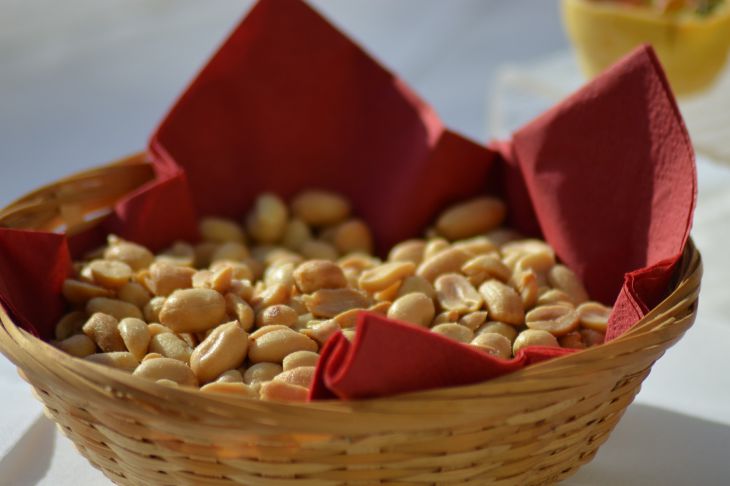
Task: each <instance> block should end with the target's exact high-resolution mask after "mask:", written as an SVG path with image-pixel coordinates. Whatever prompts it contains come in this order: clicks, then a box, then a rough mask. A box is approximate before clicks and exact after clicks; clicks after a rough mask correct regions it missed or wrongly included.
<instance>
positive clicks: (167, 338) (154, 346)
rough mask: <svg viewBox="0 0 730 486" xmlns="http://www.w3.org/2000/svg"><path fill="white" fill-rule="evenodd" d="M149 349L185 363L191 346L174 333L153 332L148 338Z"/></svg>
mask: <svg viewBox="0 0 730 486" xmlns="http://www.w3.org/2000/svg"><path fill="white" fill-rule="evenodd" d="M149 350H150V352H151V353H158V354H161V355H162V356H164V357H165V358H172V359H177V360H179V361H182V362H183V363H187V362H188V361H190V355H191V354H192V352H193V348H192V347H191V346H190V345H189V344H188V343H186V342H185V341H183V340H182V339H180V337H178V336H177V335H176V334H173V333H170V332H163V333H160V334H155V335H154V336H152V337H151V338H150V345H149Z"/></svg>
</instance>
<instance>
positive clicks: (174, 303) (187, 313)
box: [160, 289, 226, 332]
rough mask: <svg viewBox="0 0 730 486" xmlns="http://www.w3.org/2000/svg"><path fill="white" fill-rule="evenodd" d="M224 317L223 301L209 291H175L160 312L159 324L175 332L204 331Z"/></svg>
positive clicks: (218, 295)
mask: <svg viewBox="0 0 730 486" xmlns="http://www.w3.org/2000/svg"><path fill="white" fill-rule="evenodd" d="M225 317H226V302H225V299H224V298H223V296H222V295H221V294H219V293H218V292H216V291H215V290H210V289H184V290H176V291H175V292H173V293H172V295H170V296H169V297H168V298H167V300H166V301H165V303H164V305H163V306H162V310H160V322H161V323H162V324H164V325H166V326H167V327H169V328H170V329H172V330H173V331H175V332H199V331H206V330H208V329H210V328H212V327H213V326H215V325H216V324H218V323H220V322H222V321H223V319H225Z"/></svg>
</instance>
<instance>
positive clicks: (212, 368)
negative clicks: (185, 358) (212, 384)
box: [190, 321, 248, 383]
mask: <svg viewBox="0 0 730 486" xmlns="http://www.w3.org/2000/svg"><path fill="white" fill-rule="evenodd" d="M247 350H248V333H246V331H244V330H243V329H241V327H240V326H239V325H238V323H237V322H236V321H232V322H229V323H227V324H222V325H220V326H218V327H216V328H215V329H213V331H212V332H211V333H210V335H209V336H208V337H207V338H205V341H203V342H202V343H200V344H199V345H198V347H197V348H195V350H194V351H193V354H192V355H191V356H190V368H191V369H192V370H193V373H195V376H197V377H198V381H199V382H200V383H208V382H209V381H213V380H215V379H216V378H217V377H218V376H220V374H221V373H223V372H224V371H226V370H230V369H233V368H238V367H239V366H240V365H241V363H242V362H243V360H244V359H245V358H246V351H247Z"/></svg>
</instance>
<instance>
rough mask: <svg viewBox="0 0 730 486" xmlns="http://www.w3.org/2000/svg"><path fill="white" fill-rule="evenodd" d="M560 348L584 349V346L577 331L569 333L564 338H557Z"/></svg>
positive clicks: (581, 337)
mask: <svg viewBox="0 0 730 486" xmlns="http://www.w3.org/2000/svg"><path fill="white" fill-rule="evenodd" d="M558 343H560V347H561V348H568V349H585V348H586V345H585V343H584V342H583V336H581V335H580V333H579V332H578V331H573V332H569V333H568V334H565V335H564V336H560V337H559V338H558Z"/></svg>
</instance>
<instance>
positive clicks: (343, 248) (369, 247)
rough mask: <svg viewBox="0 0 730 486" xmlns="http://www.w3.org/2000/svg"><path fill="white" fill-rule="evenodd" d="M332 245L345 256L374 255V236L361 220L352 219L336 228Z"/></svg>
mask: <svg viewBox="0 0 730 486" xmlns="http://www.w3.org/2000/svg"><path fill="white" fill-rule="evenodd" d="M332 243H333V244H334V245H335V248H337V251H339V252H340V253H341V254H343V255H347V254H348V253H354V252H363V253H372V251H373V236H372V234H371V233H370V228H368V226H367V225H366V224H365V223H364V222H363V221H362V220H361V219H350V220H348V221H345V222H344V223H341V224H339V225H337V226H336V227H335V231H334V235H333V238H332Z"/></svg>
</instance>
